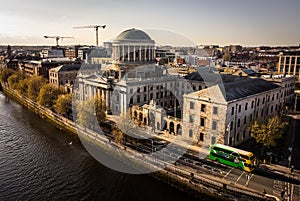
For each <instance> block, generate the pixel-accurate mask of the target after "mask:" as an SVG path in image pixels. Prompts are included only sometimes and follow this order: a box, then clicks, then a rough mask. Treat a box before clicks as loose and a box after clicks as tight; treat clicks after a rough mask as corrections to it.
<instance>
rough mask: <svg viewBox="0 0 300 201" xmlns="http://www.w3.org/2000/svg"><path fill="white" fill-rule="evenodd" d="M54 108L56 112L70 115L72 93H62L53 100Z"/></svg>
mask: <svg viewBox="0 0 300 201" xmlns="http://www.w3.org/2000/svg"><path fill="white" fill-rule="evenodd" d="M54 109H55V111H56V112H57V113H58V114H61V115H64V116H67V117H68V118H69V117H70V114H71V113H72V94H63V95H60V96H59V97H58V99H57V100H56V102H55V105H54Z"/></svg>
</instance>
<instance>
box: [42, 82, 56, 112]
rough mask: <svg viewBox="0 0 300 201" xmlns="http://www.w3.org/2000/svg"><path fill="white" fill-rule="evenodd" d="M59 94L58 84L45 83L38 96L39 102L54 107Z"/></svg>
mask: <svg viewBox="0 0 300 201" xmlns="http://www.w3.org/2000/svg"><path fill="white" fill-rule="evenodd" d="M59 95H60V90H59V88H58V87H57V86H55V85H54V84H51V83H48V84H45V85H43V86H42V87H41V90H40V93H39V96H38V98H37V101H38V104H39V105H41V106H44V107H48V108H51V109H52V107H53V105H54V104H55V102H56V100H57V99H58V96H59Z"/></svg>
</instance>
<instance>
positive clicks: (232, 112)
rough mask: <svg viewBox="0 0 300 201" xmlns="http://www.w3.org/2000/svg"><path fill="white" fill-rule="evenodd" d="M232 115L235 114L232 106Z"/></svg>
mask: <svg viewBox="0 0 300 201" xmlns="http://www.w3.org/2000/svg"><path fill="white" fill-rule="evenodd" d="M231 115H234V107H232V108H231Z"/></svg>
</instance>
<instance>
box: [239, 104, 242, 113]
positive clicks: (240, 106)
mask: <svg viewBox="0 0 300 201" xmlns="http://www.w3.org/2000/svg"><path fill="white" fill-rule="evenodd" d="M241 111H242V105H239V113H240V112H241Z"/></svg>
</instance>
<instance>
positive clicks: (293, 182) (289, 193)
mask: <svg viewBox="0 0 300 201" xmlns="http://www.w3.org/2000/svg"><path fill="white" fill-rule="evenodd" d="M105 134H106V135H107V136H108V137H111V138H113V137H112V136H111V134H110V132H108V130H105ZM125 145H126V146H129V147H131V148H133V149H135V150H137V151H139V152H143V153H148V154H151V153H152V152H155V151H159V150H162V151H161V153H160V154H158V155H157V158H158V159H159V160H161V161H164V162H170V163H174V164H175V165H177V166H180V167H181V168H185V169H186V170H188V171H190V172H193V173H194V174H197V173H199V172H201V174H207V175H211V176H214V178H215V179H217V180H219V181H220V182H222V181H229V182H230V183H231V184H232V185H235V186H239V187H241V188H242V187H245V188H249V189H252V190H255V191H257V192H260V193H263V191H264V190H265V191H266V193H267V194H269V195H273V196H276V197H278V198H281V194H282V192H284V196H283V197H284V199H285V200H288V201H299V200H300V185H299V181H300V178H299V175H297V176H295V175H294V176H293V175H290V174H286V175H283V174H279V173H276V172H272V171H268V170H264V169H260V168H257V169H256V170H255V171H254V172H253V173H246V172H244V171H241V170H238V169H235V168H232V167H229V166H226V165H223V164H219V163H216V162H214V161H211V160H210V159H208V158H204V159H203V158H201V159H200V158H199V157H198V154H197V153H194V152H193V151H191V150H188V151H187V152H186V150H185V149H184V148H182V147H180V146H167V145H168V142H167V141H164V140H161V139H158V138H151V139H143V140H139V142H138V143H137V144H135V145H133V144H131V143H130V142H128V141H127V140H126V144H125ZM185 152H186V153H185ZM181 153H185V154H183V155H182V154H181Z"/></svg>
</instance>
